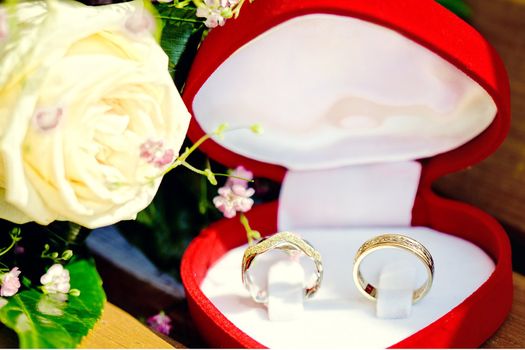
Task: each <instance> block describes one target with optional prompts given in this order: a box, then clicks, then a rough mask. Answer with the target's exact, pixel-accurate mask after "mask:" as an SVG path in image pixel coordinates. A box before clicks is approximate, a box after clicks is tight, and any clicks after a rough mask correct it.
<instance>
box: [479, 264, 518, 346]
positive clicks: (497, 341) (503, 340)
mask: <svg viewBox="0 0 525 350" xmlns="http://www.w3.org/2000/svg"><path fill="white" fill-rule="evenodd" d="M483 348H498V349H502V348H503V349H508V348H525V276H523V275H520V274H517V273H515V274H514V303H513V305H512V311H511V313H510V315H509V317H508V319H507V321H505V323H504V324H503V326H502V327H501V328H500V329H499V330H498V332H497V333H496V334H495V335H494V336H493V337H492V338H491V339H489V340H488V341H487V342H486V343H485V344H484V345H483Z"/></svg>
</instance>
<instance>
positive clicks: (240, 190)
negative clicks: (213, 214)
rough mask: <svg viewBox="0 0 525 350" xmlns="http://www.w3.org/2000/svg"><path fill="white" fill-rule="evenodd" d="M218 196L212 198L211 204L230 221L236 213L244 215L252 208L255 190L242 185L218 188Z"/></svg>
mask: <svg viewBox="0 0 525 350" xmlns="http://www.w3.org/2000/svg"><path fill="white" fill-rule="evenodd" d="M218 192H219V195H218V196H217V197H215V198H213V204H214V205H215V207H216V208H217V209H219V210H220V211H221V212H222V214H223V215H224V217H226V218H228V219H231V218H233V217H234V216H235V215H236V214H237V212H240V213H246V212H247V211H249V210H250V209H251V208H252V206H253V199H251V198H250V197H251V196H253V194H254V193H255V190H254V189H253V188H246V187H244V186H242V185H233V186H232V187H228V186H224V187H221V188H219V191H218Z"/></svg>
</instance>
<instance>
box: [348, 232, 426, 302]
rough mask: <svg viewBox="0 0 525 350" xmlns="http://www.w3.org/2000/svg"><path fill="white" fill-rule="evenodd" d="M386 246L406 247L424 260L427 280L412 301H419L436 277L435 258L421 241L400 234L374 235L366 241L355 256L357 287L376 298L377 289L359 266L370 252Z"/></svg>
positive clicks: (370, 297)
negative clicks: (366, 278) (368, 280)
mask: <svg viewBox="0 0 525 350" xmlns="http://www.w3.org/2000/svg"><path fill="white" fill-rule="evenodd" d="M384 248H399V249H404V250H406V251H408V252H410V253H412V254H414V255H415V256H417V257H418V258H419V260H421V261H422V262H423V264H424V265H425V268H426V272H427V276H428V277H427V280H426V281H425V283H423V285H422V286H421V287H419V288H417V289H416V290H415V291H414V293H413V295H412V302H413V303H417V302H418V301H419V300H421V299H422V298H423V297H424V296H425V295H426V294H427V293H428V291H429V290H430V287H431V286H432V281H433V278H434V260H433V259H432V255H430V252H429V251H428V250H427V248H425V247H424V246H423V245H422V244H421V243H419V242H418V241H416V240H415V239H413V238H410V237H407V236H403V235H398V234H385V235H381V236H377V237H374V238H372V239H370V240H368V241H366V242H365V243H363V245H362V246H361V247H360V248H359V249H358V250H357V253H356V255H355V258H354V274H353V275H354V282H355V283H356V285H357V289H359V291H360V292H361V293H362V294H363V295H364V296H365V297H367V298H368V299H371V300H376V293H377V289H376V287H374V286H373V285H371V284H370V283H367V282H366V281H365V279H364V278H363V275H362V274H361V270H360V269H359V266H360V265H361V262H362V261H363V259H364V258H365V257H366V256H368V255H369V254H371V253H373V252H375V251H377V250H380V249H384Z"/></svg>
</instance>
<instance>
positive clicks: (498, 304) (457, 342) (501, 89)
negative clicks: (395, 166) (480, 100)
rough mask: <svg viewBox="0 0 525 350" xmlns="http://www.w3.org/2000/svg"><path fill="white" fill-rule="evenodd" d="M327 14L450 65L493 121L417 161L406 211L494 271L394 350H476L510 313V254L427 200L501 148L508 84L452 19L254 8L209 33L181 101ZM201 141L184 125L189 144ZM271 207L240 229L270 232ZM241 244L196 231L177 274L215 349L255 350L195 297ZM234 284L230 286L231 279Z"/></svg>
mask: <svg viewBox="0 0 525 350" xmlns="http://www.w3.org/2000/svg"><path fill="white" fill-rule="evenodd" d="M312 13H328V14H336V15H342V16H351V17H356V18H359V19H363V20H367V21H370V22H373V23H376V24H379V25H382V26H385V27H388V28H391V29H393V30H396V31H398V32H400V33H401V34H403V35H405V36H406V37H408V38H410V39H412V40H414V41H416V42H418V43H419V44H421V45H423V46H425V47H427V48H429V49H430V50H432V51H433V52H435V53H436V54H438V55H440V56H441V57H443V58H444V59H446V60H448V61H449V62H451V63H453V64H454V65H456V66H457V67H458V68H459V69H461V70H462V71H464V72H465V73H466V74H467V75H469V76H470V77H471V78H473V79H474V80H476V81H477V82H478V83H479V84H480V85H481V86H483V87H484V88H485V89H486V90H487V92H488V93H489V94H490V95H491V96H492V98H493V99H494V101H495V102H496V105H497V108H498V114H497V116H496V118H495V120H494V122H493V123H492V124H491V125H490V127H489V128H488V129H487V130H485V131H484V132H483V133H482V134H481V135H479V136H478V137H476V138H475V139H474V140H472V141H470V142H469V143H467V144H465V145H463V146H461V147H460V148H458V149H455V150H453V151H450V152H447V153H444V154H441V155H438V156H436V157H433V158H430V159H425V160H422V161H421V162H422V164H423V173H422V178H421V182H420V187H419V190H418V195H417V198H416V201H415V205H414V208H413V222H412V224H413V225H414V226H427V227H431V228H434V229H436V230H439V231H442V232H447V233H450V234H452V235H456V236H459V237H462V238H464V239H467V240H469V241H471V242H473V243H475V244H476V245H478V246H479V247H481V248H482V249H484V250H485V251H486V252H487V253H488V254H489V255H490V256H491V257H492V258H493V259H494V261H495V262H496V269H495V271H494V273H493V274H492V276H491V277H490V278H489V280H487V282H486V283H485V284H483V286H481V288H480V289H479V290H478V291H477V292H475V293H474V294H472V295H471V296H470V297H469V298H467V299H466V300H465V301H464V302H463V303H461V304H460V305H459V306H457V307H456V308H455V309H454V310H452V311H451V312H450V313H448V314H447V315H445V316H444V317H442V318H440V319H439V320H437V321H435V322H434V323H433V324H431V325H429V326H428V327H426V328H424V329H422V330H421V331H420V332H418V333H416V334H414V335H413V336H411V337H409V338H407V339H405V340H403V341H402V342H400V343H398V344H396V345H394V347H419V348H422V347H425V348H426V347H476V346H479V345H480V344H481V343H483V342H484V341H485V340H486V339H487V338H488V337H490V335H491V334H492V333H493V332H494V331H495V330H496V329H497V328H498V327H499V325H500V324H501V323H502V322H503V320H504V319H505V317H506V315H507V314H508V312H509V311H510V307H511V303H512V267H511V257H510V254H511V253H510V245H509V242H508V238H507V236H506V234H505V232H504V231H503V229H502V228H501V226H500V225H499V224H498V223H497V222H496V221H495V220H494V219H493V218H491V217H490V216H488V215H487V214H485V213H483V212H482V211H480V210H478V209H476V208H473V207H471V206H468V205H465V204H463V203H459V202H454V201H450V200H445V199H443V198H440V197H438V196H436V195H435V194H434V193H433V192H432V191H431V185H432V182H433V181H435V180H436V179H437V178H439V177H440V176H443V175H444V174H447V173H449V172H453V171H457V170H460V169H463V168H465V167H467V166H469V165H472V164H474V163H476V162H479V161H481V160H482V159H484V158H485V157H487V156H488V155H490V154H491V153H492V152H494V151H495V150H496V148H497V147H498V146H499V145H500V144H501V142H502V141H503V140H504V138H505V136H506V134H507V132H508V128H509V125H510V100H509V96H510V93H509V83H508V78H507V74H506V72H505V68H504V66H503V64H502V62H501V60H500V58H499V57H498V55H497V54H496V52H495V51H494V49H493V48H492V47H491V46H490V45H489V44H488V43H487V42H486V41H485V40H484V39H483V38H482V37H481V35H480V34H479V33H477V32H476V31H475V30H474V29H473V28H471V27H470V26H469V25H468V24H466V23H465V22H464V21H462V20H461V19H459V18H457V17H456V16H455V15H454V14H452V13H451V12H449V11H448V10H446V9H445V8H443V7H441V6H440V5H438V4H437V3H436V2H435V1H434V0H366V1H363V0H300V1H284V0H256V1H255V2H254V3H253V4H248V3H247V4H246V5H245V6H244V8H243V10H242V14H241V16H240V17H239V18H238V19H236V20H229V21H228V22H227V24H226V25H225V26H224V27H222V28H218V29H214V30H212V31H211V33H210V34H209V36H208V37H207V38H206V40H205V41H204V43H203V44H202V46H201V48H200V49H199V52H198V54H197V57H196V59H195V61H194V63H193V67H192V70H191V72H190V75H189V78H188V80H187V84H186V88H185V92H184V95H183V98H184V101H185V102H186V105H187V106H188V108H189V109H190V111H191V112H192V103H193V98H194V97H195V95H196V94H197V92H198V91H199V89H200V87H201V86H202V85H203V84H204V82H205V81H206V80H207V78H208V77H209V76H210V75H211V74H212V73H213V72H214V71H215V70H216V69H217V68H218V67H219V65H220V64H221V63H222V62H223V61H225V60H226V59H227V58H228V57H229V56H230V55H231V54H233V53H234V52H235V51H236V50H237V49H239V48H240V47H241V46H243V45H244V44H246V43H247V42H249V41H251V40H252V39H254V38H255V37H257V36H258V35H259V34H261V33H264V32H265V31H267V30H268V29H270V28H272V27H273V26H275V25H277V24H279V23H282V22H284V21H286V20H288V19H291V18H294V17H297V16H301V15H305V14H312ZM202 135H203V131H202V129H201V127H200V126H199V125H198V123H197V122H196V121H195V120H193V121H192V123H191V126H190V131H189V136H190V138H191V139H193V140H196V139H197V138H199V137H200V136H202ZM201 149H202V150H203V151H204V152H206V153H208V154H209V155H210V156H211V157H212V158H214V159H216V160H218V161H220V162H222V163H223V164H225V165H227V166H229V167H235V166H237V165H243V166H245V167H247V168H249V169H250V170H252V171H254V172H255V174H256V176H262V177H267V178H270V179H273V180H276V181H281V180H282V179H283V177H284V175H285V174H286V169H284V168H283V167H280V166H276V165H272V164H265V163H262V162H258V161H255V160H253V159H248V158H245V157H242V156H240V155H238V154H235V153H233V152H231V151H229V150H226V149H224V148H222V147H221V146H219V145H218V144H216V143H214V142H213V141H208V142H206V143H204V144H203V145H202V147H201ZM277 206H278V203H269V204H265V205H261V206H258V207H256V208H254V209H253V210H252V211H251V212H250V213H249V218H250V222H251V223H252V224H253V226H254V227H257V229H258V230H260V231H261V232H262V233H263V234H271V233H274V232H275V231H276V230H277ZM243 243H245V233H244V231H243V228H242V226H241V225H240V224H239V223H238V220H236V219H233V220H222V221H220V222H218V223H216V224H214V225H212V226H211V227H210V228H208V229H206V230H204V231H203V232H202V233H201V234H200V235H199V237H197V238H196V239H195V240H194V241H193V242H192V243H191V244H190V246H189V248H188V250H187V251H186V253H185V255H184V257H183V261H182V267H181V274H182V279H183V283H184V286H185V288H186V292H187V297H188V303H189V307H190V310H191V313H192V315H193V318H194V320H195V322H196V323H197V325H198V327H199V329H200V330H201V332H202V335H203V336H204V337H205V339H206V340H207V341H208V342H209V344H210V345H212V346H215V347H229V348H236V347H249V348H260V347H263V346H262V344H259V343H257V342H256V341H254V340H253V339H251V338H250V337H249V336H248V335H246V334H244V333H243V332H242V331H240V330H239V329H238V328H237V327H235V325H233V324H232V323H231V322H229V321H228V320H227V319H226V318H225V317H224V316H223V315H222V314H221V313H220V312H219V311H218V310H217V309H216V308H215V307H214V306H213V304H212V303H211V302H210V301H209V300H208V299H207V298H206V297H205V296H204V294H203V293H202V291H201V290H200V287H199V285H200V283H201V281H202V279H203V278H204V276H205V275H206V272H207V270H208V268H209V267H210V266H211V265H212V264H213V263H214V262H215V261H216V260H217V259H218V258H220V257H221V256H222V255H223V254H225V253H226V252H227V251H229V250H230V249H232V248H234V247H237V246H239V245H241V244H243ZM239 278H240V277H239Z"/></svg>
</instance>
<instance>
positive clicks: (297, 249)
mask: <svg viewBox="0 0 525 350" xmlns="http://www.w3.org/2000/svg"><path fill="white" fill-rule="evenodd" d="M273 249H279V250H284V251H287V252H289V253H291V254H304V255H305V256H307V257H309V258H310V259H311V260H312V261H313V262H314V264H315V281H314V282H313V284H311V285H309V286H306V287H305V289H304V297H305V298H310V297H312V296H313V295H314V294H315V293H316V292H317V291H318V290H319V288H320V287H321V281H322V280H323V262H322V260H321V254H319V252H318V251H317V250H315V248H314V247H312V245H311V244H310V243H308V242H307V241H305V240H304V239H302V238H301V237H299V235H297V234H295V233H292V232H279V233H276V234H274V235H273V236H270V237H267V238H263V239H262V240H260V241H259V242H258V243H256V244H254V245H253V246H250V247H248V248H247V249H246V251H245V252H244V256H243V258H242V282H243V284H244V286H245V287H246V289H247V290H248V291H249V292H250V295H251V297H252V298H253V300H254V301H256V302H257V303H263V304H267V303H268V293H267V292H266V291H265V290H263V289H261V288H259V287H258V286H257V285H256V284H255V283H254V281H253V278H252V276H251V274H250V266H251V265H252V263H253V261H254V259H255V258H256V257H257V256H258V255H261V254H264V253H266V252H267V251H269V250H273Z"/></svg>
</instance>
